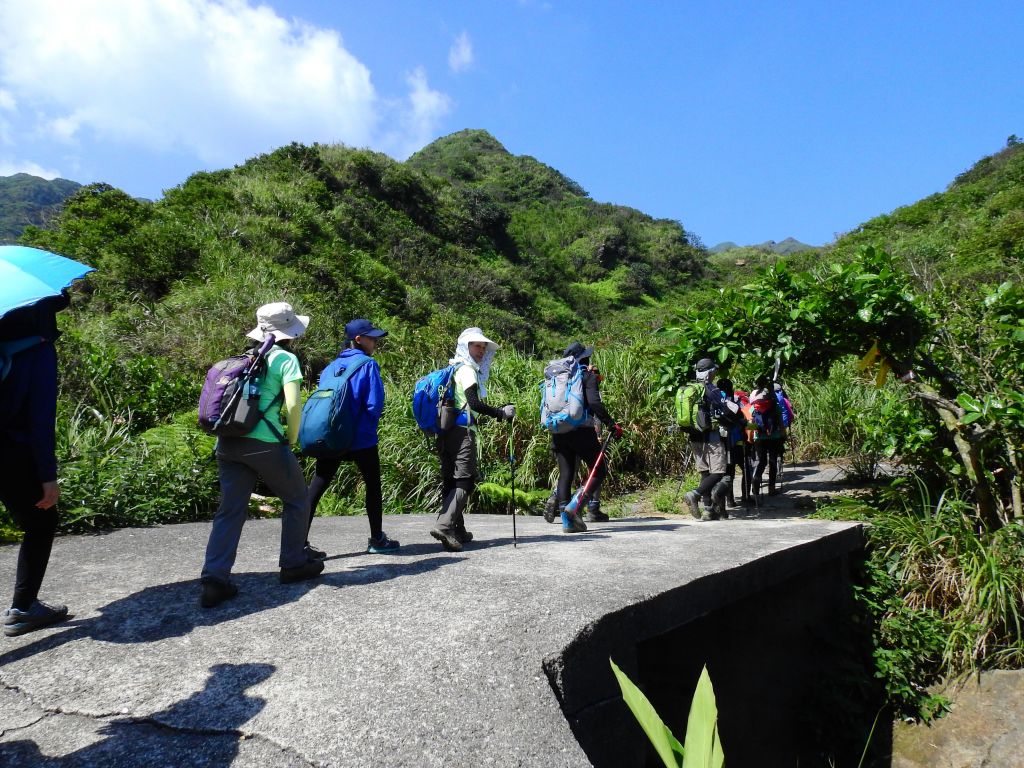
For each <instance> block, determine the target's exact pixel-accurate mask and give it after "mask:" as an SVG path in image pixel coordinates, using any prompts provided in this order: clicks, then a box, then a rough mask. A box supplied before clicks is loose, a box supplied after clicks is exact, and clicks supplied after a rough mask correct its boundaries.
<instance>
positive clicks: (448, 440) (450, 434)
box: [435, 427, 476, 531]
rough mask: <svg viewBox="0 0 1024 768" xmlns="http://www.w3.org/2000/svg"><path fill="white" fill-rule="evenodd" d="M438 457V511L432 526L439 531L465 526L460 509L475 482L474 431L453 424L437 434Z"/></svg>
mask: <svg viewBox="0 0 1024 768" xmlns="http://www.w3.org/2000/svg"><path fill="white" fill-rule="evenodd" d="M437 452H438V455H439V456H440V458H441V512H440V513H439V514H438V516H437V522H436V524H435V527H436V528H438V529H439V530H442V531H454V530H458V529H460V528H465V525H466V522H465V518H464V517H463V512H465V510H466V504H468V503H469V494H470V493H472V492H473V486H474V485H475V484H476V435H475V434H473V432H472V430H470V429H468V428H466V427H453V428H452V429H450V430H448V431H447V432H443V433H442V434H440V435H438V436H437Z"/></svg>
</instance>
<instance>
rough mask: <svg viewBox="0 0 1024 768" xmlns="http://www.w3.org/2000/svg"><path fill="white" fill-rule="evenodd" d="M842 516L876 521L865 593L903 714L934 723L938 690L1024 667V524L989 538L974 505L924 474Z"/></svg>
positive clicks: (878, 656)
mask: <svg viewBox="0 0 1024 768" xmlns="http://www.w3.org/2000/svg"><path fill="white" fill-rule="evenodd" d="M836 509H838V510H841V515H842V516H855V517H858V518H859V519H864V520H867V521H869V522H870V523H871V525H870V527H869V528H868V542H869V544H868V550H869V558H868V561H867V563H866V568H865V580H864V584H863V585H862V586H861V587H860V588H859V589H858V594H859V598H860V600H861V602H862V604H864V605H865V606H866V607H867V608H868V610H869V611H870V612H871V613H872V614H873V617H874V624H875V627H874V633H875V649H874V656H875V663H876V668H877V674H878V676H879V677H880V678H881V679H882V680H883V681H884V682H885V685H886V689H887V692H888V695H889V697H890V701H891V702H892V703H893V705H894V706H895V707H896V710H897V714H901V715H909V716H913V717H921V718H923V719H930V718H931V717H933V716H934V715H936V714H937V713H939V712H940V711H941V710H942V708H943V706H944V702H943V701H942V699H941V698H940V697H937V696H933V695H931V694H929V693H928V692H927V690H926V689H927V686H929V685H931V684H932V683H935V682H937V681H939V680H942V679H945V678H950V677H954V676H956V675H959V674H963V673H966V672H970V671H975V670H977V669H984V668H992V667H1019V666H1021V665H1022V664H1024V527H1022V526H1020V525H1018V524H1013V525H1007V526H1004V527H1003V528H1001V529H999V530H998V531H995V532H989V531H979V530H977V529H976V526H975V520H976V518H975V517H974V515H973V514H972V509H971V505H970V503H969V502H968V501H966V500H965V499H963V498H960V497H959V496H957V495H956V493H955V492H953V491H946V492H944V493H941V494H939V495H938V496H934V495H933V494H932V493H931V492H930V491H929V490H928V487H927V485H926V484H925V483H924V482H923V481H921V480H919V479H917V478H916V477H909V478H901V479H898V480H896V481H894V483H893V484H892V485H891V486H890V487H889V488H887V489H885V490H884V491H882V492H881V494H880V495H879V496H878V497H876V498H874V499H871V500H859V501H850V500H846V501H844V502H842V503H840V504H838V505H837V506H836V507H835V508H834V509H833V511H835V510H836Z"/></svg>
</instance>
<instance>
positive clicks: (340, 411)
mask: <svg viewBox="0 0 1024 768" xmlns="http://www.w3.org/2000/svg"><path fill="white" fill-rule="evenodd" d="M370 359H371V358H370V357H369V356H367V355H363V356H361V357H356V358H355V359H353V360H352V362H350V363H349V364H348V366H347V367H345V368H344V369H342V370H341V371H338V372H337V373H335V374H334V375H333V376H323V377H321V379H320V388H319V389H318V390H317V391H316V392H314V393H313V394H311V395H310V396H309V398H308V399H307V400H306V404H305V405H303V406H302V421H301V422H299V446H300V447H301V448H302V452H303V453H304V454H305V455H307V456H314V457H319V456H333V455H337V454H339V453H343V452H345V451H347V450H348V449H349V446H350V445H352V439H353V438H354V437H355V427H356V425H355V412H356V409H355V408H354V407H353V405H352V403H351V402H350V401H351V400H352V394H351V391H350V388H349V386H348V380H349V379H350V378H351V377H352V374H354V373H355V372H356V371H357V370H359V369H360V368H361V367H362V366H363V365H365V364H366V363H368V362H370ZM331 365H332V366H335V365H337V362H332V363H331Z"/></svg>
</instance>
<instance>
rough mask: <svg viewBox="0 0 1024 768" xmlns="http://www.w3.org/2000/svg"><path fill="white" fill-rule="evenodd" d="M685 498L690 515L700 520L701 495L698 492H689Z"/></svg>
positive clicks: (684, 495)
mask: <svg viewBox="0 0 1024 768" xmlns="http://www.w3.org/2000/svg"><path fill="white" fill-rule="evenodd" d="M683 498H684V499H685V500H686V503H687V504H688V505H689V507H690V514H691V515H693V516H694V517H696V518H697V519H698V520H700V494H699V493H697V491H696V490H693V491H687V492H686V493H684V494H683Z"/></svg>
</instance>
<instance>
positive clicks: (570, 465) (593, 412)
mask: <svg viewBox="0 0 1024 768" xmlns="http://www.w3.org/2000/svg"><path fill="white" fill-rule="evenodd" d="M592 354H594V348H593V347H584V346H583V344H582V343H580V342H578V341H574V342H573V343H572V344H570V345H569V346H568V347H566V349H565V353H564V358H565V359H566V360H571V361H572V363H571V365H577V366H579V369H580V373H581V378H582V394H583V409H584V410H583V413H584V421H583V423H582V424H580V425H579V426H575V427H571V428H570V429H569V430H568V431H565V432H554V433H553V434H552V435H551V450H552V451H553V452H554V454H555V460H556V461H557V462H558V485H557V486H556V488H555V510H557V513H558V514H560V515H561V517H562V530H563V531H564V532H566V533H580V532H582V531H585V530H587V526H586V524H584V522H583V521H582V520H581V519H580V516H579V514H578V512H573V513H571V514H570V513H569V512H567V511H566V508H565V506H566V504H568V503H569V498H570V496H571V495H572V483H573V480H574V479H575V477H576V472H577V469H578V467H579V462H580V460H582V461H584V462H585V463H586V465H587V469H588V470H589V471H593V470H594V462H595V461H596V460H597V457H598V454H600V452H601V444H600V442H599V441H598V439H597V426H598V423H600V424H603V425H604V426H605V427H606V428H607V429H609V430H610V431H611V432H612V434H613V435H614V436H615V438H616V439H618V438H620V437H622V427H620V426H619V425H618V424H617V423H616V422H615V420H614V419H613V418H612V417H611V416H610V415H609V413H608V410H607V409H606V408H605V407H604V402H603V401H602V400H601V390H600V382H601V375H600V373H599V372H598V370H597V367H596V366H592V365H591V364H590V356H591V355H592ZM552 365H553V363H552ZM607 476H608V466H607V462H606V461H605V460H602V461H601V462H600V464H599V465H598V466H597V470H596V473H595V475H594V488H593V491H592V492H591V493H590V498H589V500H588V501H587V512H586V521H587V522H588V523H603V522H607V521H608V515H606V514H605V513H604V512H602V511H601V485H602V483H603V482H604V479H605V478H606V477H607ZM545 519H548V515H547V514H545ZM548 522H554V515H553V514H552V515H551V517H550V519H548Z"/></svg>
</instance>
